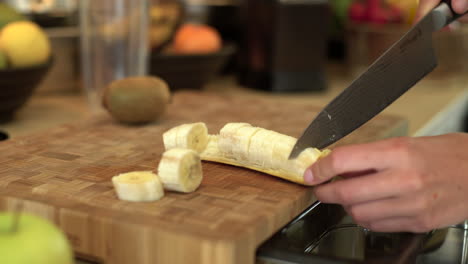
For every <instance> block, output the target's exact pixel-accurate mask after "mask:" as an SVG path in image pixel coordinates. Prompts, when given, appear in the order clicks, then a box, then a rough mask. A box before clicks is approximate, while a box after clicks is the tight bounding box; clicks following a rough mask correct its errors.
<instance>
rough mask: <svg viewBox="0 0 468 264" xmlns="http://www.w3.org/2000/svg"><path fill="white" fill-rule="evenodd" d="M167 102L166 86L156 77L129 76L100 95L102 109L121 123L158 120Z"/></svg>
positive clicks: (168, 95)
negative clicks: (101, 97) (101, 96)
mask: <svg viewBox="0 0 468 264" xmlns="http://www.w3.org/2000/svg"><path fill="white" fill-rule="evenodd" d="M169 99H170V92H169V87H168V85H167V83H166V82H165V81H164V80H162V79H160V78H157V77H149V76H147V77H146V76H145V77H143V76H141V77H129V78H125V79H121V80H117V81H114V82H112V83H111V84H110V85H108V86H107V87H106V89H105V90H104V93H103V106H104V108H105V109H107V111H108V112H109V113H110V114H111V115H112V116H113V117H114V118H115V119H117V120H119V121H121V122H123V123H147V122H151V121H155V120H158V119H159V118H161V117H162V116H163V114H164V113H165V111H166V108H167V105H168V103H169Z"/></svg>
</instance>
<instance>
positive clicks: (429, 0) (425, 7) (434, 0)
mask: <svg viewBox="0 0 468 264" xmlns="http://www.w3.org/2000/svg"><path fill="white" fill-rule="evenodd" d="M439 3H440V0H420V1H419V6H418V11H417V12H416V19H415V22H417V21H419V20H420V19H421V18H423V17H424V16H425V15H426V14H427V13H429V11H431V10H432V9H433V8H434V7H436V6H437V5H438V4H439Z"/></svg>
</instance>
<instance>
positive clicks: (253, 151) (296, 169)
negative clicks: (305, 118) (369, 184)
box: [200, 123, 330, 184]
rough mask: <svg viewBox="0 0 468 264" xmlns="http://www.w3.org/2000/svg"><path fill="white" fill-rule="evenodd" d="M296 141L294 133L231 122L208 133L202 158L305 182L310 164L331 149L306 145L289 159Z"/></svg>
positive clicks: (297, 181) (301, 182)
mask: <svg viewBox="0 0 468 264" xmlns="http://www.w3.org/2000/svg"><path fill="white" fill-rule="evenodd" d="M226 131H228V133H226ZM223 132H225V133H223ZM296 141H297V139H296V138H294V137H290V136H288V135H284V134H281V133H278V132H275V131H272V130H268V129H264V128H258V127H253V126H251V125H250V124H248V123H228V124H226V125H225V127H223V128H222V129H221V132H220V134H219V135H211V136H209V141H208V144H207V147H206V148H205V150H204V151H203V152H202V153H201V154H200V156H201V158H202V160H206V161H214V162H220V163H225V164H230V165H234V166H240V167H245V168H249V169H252V170H257V171H261V172H264V173H267V174H270V175H273V176H277V177H279V178H282V179H285V180H288V181H292V182H296V183H300V184H304V179H303V175H304V172H305V170H306V169H307V167H309V166H310V165H311V164H313V163H314V162H316V161H317V160H318V159H319V158H322V157H324V156H325V155H327V154H328V153H329V152H330V151H329V150H323V151H320V150H318V149H316V148H307V149H305V150H304V151H302V152H301V153H300V155H299V156H298V157H297V158H296V159H292V160H289V159H288V157H289V153H290V152H291V150H292V148H293V147H294V144H295V143H296ZM246 150H247V151H246Z"/></svg>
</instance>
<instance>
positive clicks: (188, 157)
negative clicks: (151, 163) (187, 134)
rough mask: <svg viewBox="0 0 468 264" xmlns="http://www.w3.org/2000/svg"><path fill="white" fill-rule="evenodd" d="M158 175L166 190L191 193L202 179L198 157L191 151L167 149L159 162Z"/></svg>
mask: <svg viewBox="0 0 468 264" xmlns="http://www.w3.org/2000/svg"><path fill="white" fill-rule="evenodd" d="M207 138H208V137H207ZM158 175H159V178H160V179H161V182H162V183H163V186H164V188H165V189H167V190H171V191H178V192H184V193H188V192H193V191H195V190H196V189H197V188H198V186H200V184H201V181H202V178H203V173H202V167H201V159H200V156H199V154H198V153H197V152H195V151H194V150H192V149H184V148H172V149H169V150H167V151H165V152H164V153H163V156H162V158H161V161H160V162H159V166H158Z"/></svg>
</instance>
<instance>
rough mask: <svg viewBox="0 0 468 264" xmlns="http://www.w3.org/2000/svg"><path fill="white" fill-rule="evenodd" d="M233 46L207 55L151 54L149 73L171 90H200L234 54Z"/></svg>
mask: <svg viewBox="0 0 468 264" xmlns="http://www.w3.org/2000/svg"><path fill="white" fill-rule="evenodd" d="M234 52H235V46H234V45H231V44H226V45H224V46H223V48H221V50H220V51H218V52H214V53H208V54H165V53H153V54H151V58H150V69H149V73H150V74H151V75H155V76H158V77H161V78H162V79H164V80H165V81H166V82H167V83H168V84H169V87H170V89H171V90H180V89H200V88H202V87H203V85H204V84H205V83H206V82H208V81H209V80H210V79H212V78H213V77H214V76H215V75H216V74H218V73H219V72H220V71H221V69H222V68H223V66H224V65H226V63H227V62H228V60H229V58H230V57H231V56H232V55H233V54H234Z"/></svg>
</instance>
